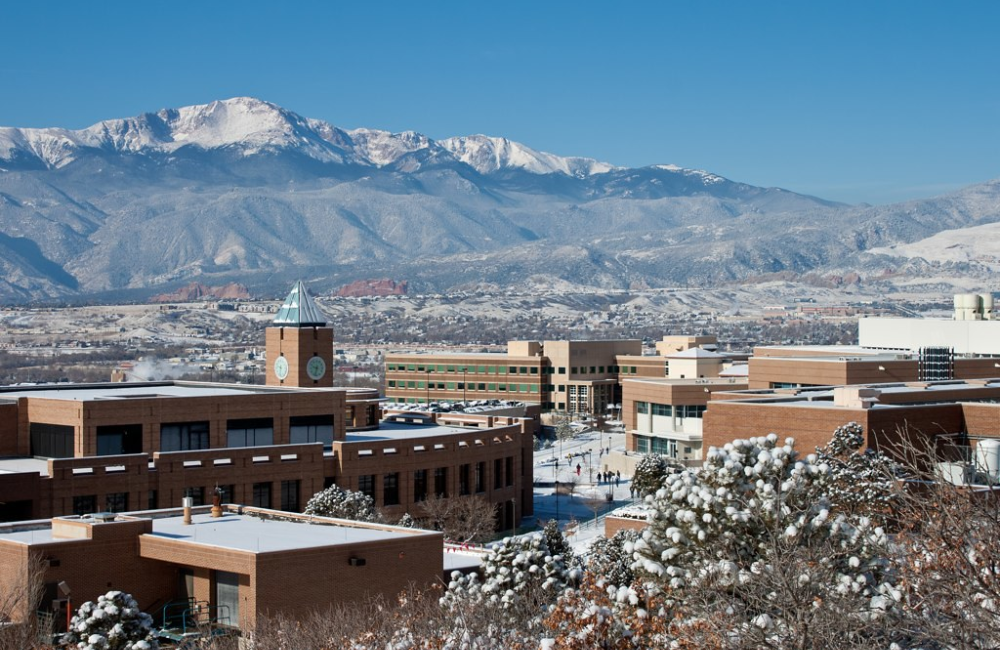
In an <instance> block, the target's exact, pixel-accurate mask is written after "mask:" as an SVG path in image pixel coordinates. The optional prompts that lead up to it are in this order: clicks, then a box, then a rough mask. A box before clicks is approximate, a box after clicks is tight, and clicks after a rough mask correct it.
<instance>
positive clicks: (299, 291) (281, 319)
mask: <svg viewBox="0 0 1000 650" xmlns="http://www.w3.org/2000/svg"><path fill="white" fill-rule="evenodd" d="M274 324H275V325H285V326H288V327H326V317H325V316H324V315H323V312H321V311H320V310H319V307H317V306H316V303H315V302H313V299H312V297H311V296H310V295H309V292H308V291H306V285H305V284H303V283H302V280H298V281H296V282H295V286H293V287H292V291H291V292H290V293H289V294H288V297H287V298H285V302H284V303H282V305H281V309H279V310H278V315H277V316H275V317H274Z"/></svg>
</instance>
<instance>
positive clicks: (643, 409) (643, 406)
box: [635, 402, 649, 415]
mask: <svg viewBox="0 0 1000 650" xmlns="http://www.w3.org/2000/svg"><path fill="white" fill-rule="evenodd" d="M635 410H636V411H637V412H638V413H639V414H640V415H649V402H636V403H635Z"/></svg>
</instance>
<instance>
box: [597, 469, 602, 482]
mask: <svg viewBox="0 0 1000 650" xmlns="http://www.w3.org/2000/svg"><path fill="white" fill-rule="evenodd" d="M597 484H598V485H600V484H601V473H600V472H598V473H597Z"/></svg>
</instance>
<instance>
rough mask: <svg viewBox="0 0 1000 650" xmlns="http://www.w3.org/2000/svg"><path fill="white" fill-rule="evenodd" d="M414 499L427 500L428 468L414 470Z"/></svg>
mask: <svg viewBox="0 0 1000 650" xmlns="http://www.w3.org/2000/svg"><path fill="white" fill-rule="evenodd" d="M413 500H414V501H425V500H427V470H426V469H418V470H416V471H414V472H413Z"/></svg>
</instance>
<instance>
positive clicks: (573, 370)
mask: <svg viewBox="0 0 1000 650" xmlns="http://www.w3.org/2000/svg"><path fill="white" fill-rule="evenodd" d="M577 371H578V368H576V367H574V368H573V369H572V374H574V375H575V374H577Z"/></svg>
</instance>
